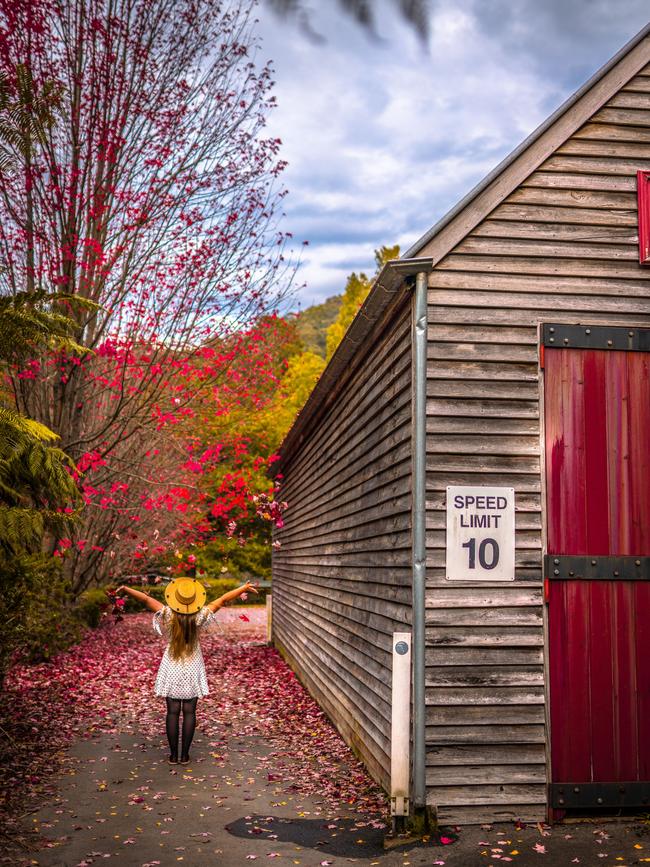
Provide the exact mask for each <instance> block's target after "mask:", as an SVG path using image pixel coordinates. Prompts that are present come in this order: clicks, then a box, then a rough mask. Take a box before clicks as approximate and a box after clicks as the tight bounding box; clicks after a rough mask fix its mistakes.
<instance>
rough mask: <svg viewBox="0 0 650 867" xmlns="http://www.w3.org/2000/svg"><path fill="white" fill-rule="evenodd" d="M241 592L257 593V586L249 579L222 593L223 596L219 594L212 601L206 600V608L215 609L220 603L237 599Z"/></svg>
mask: <svg viewBox="0 0 650 867" xmlns="http://www.w3.org/2000/svg"><path fill="white" fill-rule="evenodd" d="M242 593H257V587H256V586H255V585H254V584H251V582H250V581H247V582H246V583H245V584H242V585H241V587H236V588H235V589H234V590H229V591H228V593H224V594H223V596H220V597H219V598H218V599H213V600H212V602H208V605H207V608H209V609H210V611H217V610H218V609H219V608H221V606H222V605H225V604H226V602H232V600H233V599H237V598H238V597H239V596H241V595H242Z"/></svg>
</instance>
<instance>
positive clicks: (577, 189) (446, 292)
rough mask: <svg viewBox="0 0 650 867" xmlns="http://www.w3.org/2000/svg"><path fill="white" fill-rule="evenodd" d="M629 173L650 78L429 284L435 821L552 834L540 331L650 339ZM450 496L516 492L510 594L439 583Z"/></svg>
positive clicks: (539, 171)
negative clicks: (459, 490) (618, 330)
mask: <svg viewBox="0 0 650 867" xmlns="http://www.w3.org/2000/svg"><path fill="white" fill-rule="evenodd" d="M637 169H645V170H650V67H646V68H645V69H644V71H643V74H640V75H637V76H636V77H635V78H633V79H632V80H631V81H630V82H629V83H628V84H627V86H625V87H624V88H623V90H621V91H620V92H619V93H618V94H617V95H616V96H615V97H614V98H612V99H611V100H610V101H609V102H608V103H607V104H606V106H604V107H603V108H602V109H600V110H599V111H597V112H596V113H595V114H594V115H593V117H592V118H591V119H590V121H589V122H588V123H586V124H584V126H582V127H581V128H580V129H579V130H578V131H577V132H576V133H575V134H574V135H573V136H572V137H570V138H569V139H568V140H567V141H566V142H565V143H564V144H562V146H561V147H559V148H558V150H557V151H556V152H555V153H554V154H553V155H552V156H551V157H550V158H548V159H547V160H546V161H545V162H544V163H543V164H542V165H541V166H539V167H538V168H536V169H535V170H534V171H531V174H530V175H529V177H528V178H527V179H526V180H525V181H524V182H523V183H522V184H521V185H520V186H519V187H518V188H517V189H516V190H515V191H514V192H513V193H512V194H511V195H510V196H508V197H507V198H506V199H505V200H504V201H503V202H502V203H501V204H499V205H498V206H497V207H496V208H495V209H494V210H493V211H492V213H491V214H490V215H489V217H487V218H486V219H484V220H483V221H482V222H481V223H479V224H478V225H477V226H476V228H475V229H474V230H473V231H472V232H471V233H470V234H469V235H468V236H467V237H466V238H465V239H464V240H463V241H462V242H461V243H460V244H458V245H457V246H456V247H455V248H454V249H453V250H452V251H451V253H450V254H449V255H448V256H446V257H445V258H444V259H442V260H441V261H440V262H439V263H438V265H437V266H436V268H435V269H434V271H433V273H432V274H431V277H430V281H429V287H430V288H429V350H428V406H427V415H428V421H427V432H428V438H427V576H428V578H427V742H428V748H427V786H428V800H429V802H430V803H432V804H435V805H437V806H438V810H439V816H440V819H441V820H442V821H448V822H478V821H493V820H496V819H500V818H502V819H511V818H522V819H543V818H544V817H545V810H546V807H545V805H546V752H545V751H546V740H547V736H546V725H545V695H546V690H545V682H544V670H545V669H544V637H543V635H544V632H543V624H544V609H543V600H542V571H541V556H542V548H543V528H542V503H541V495H542V466H541V456H540V455H541V452H540V411H541V403H540V401H541V397H542V395H541V385H540V373H539V369H538V330H537V329H538V324H539V323H540V322H543V321H551V320H555V321H558V322H572V323H576V322H592V323H596V322H600V323H612V324H622V325H627V324H630V325H632V324H634V325H646V326H647V325H650V303H649V298H648V296H649V295H650V269H648V268H643V267H641V266H639V264H638V238H637V204H636V171H637ZM428 253H429V248H428V247H426V246H425V247H424V248H423V249H422V251H421V253H420V254H419V255H422V256H426V255H428ZM449 484H479V485H480V484H485V485H512V486H513V487H514V488H515V491H516V495H517V520H516V545H517V548H516V575H517V578H516V581H515V583H514V584H510V585H500V586H486V585H485V584H482V585H481V586H476V585H473V586H462V585H459V584H458V583H453V584H450V582H448V581H446V579H445V570H444V565H445V547H444V546H445V511H444V495H445V487H446V485H449Z"/></svg>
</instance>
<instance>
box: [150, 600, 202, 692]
mask: <svg viewBox="0 0 650 867" xmlns="http://www.w3.org/2000/svg"><path fill="white" fill-rule="evenodd" d="M171 614H172V611H171V608H169V607H167V606H165V607H164V608H159V609H158V611H156V613H155V614H154V616H153V628H154V631H155V632H157V633H158V635H161V636H162V637H163V638H167V639H168V638H169V626H170V623H171ZM215 619H216V613H215V612H213V611H210V610H209V609H208V608H202V609H201V610H200V611H198V612H197V615H196V625H197V627H198V630H199V635H200V634H201V632H203V630H204V629H206V628H207V627H208V626H209V625H210V624H211V623H213V622H214V621H215ZM154 692H155V694H156V695H161V696H164V697H168V698H196V697H198V698H203V696H205V695H208V692H209V690H208V681H207V678H206V676H205V663H204V662H203V654H202V653H201V646H200V644H199V642H198V641H197V642H196V646H195V648H194V650H193V651H192V652H191V653H190V654H189V655H188V656H183V657H181V658H180V659H172V656H171V654H170V649H169V644H168V645H167V648H166V650H165V653H164V656H163V658H162V660H161V662H160V667H159V669H158V674H157V676H156V685H155V687H154Z"/></svg>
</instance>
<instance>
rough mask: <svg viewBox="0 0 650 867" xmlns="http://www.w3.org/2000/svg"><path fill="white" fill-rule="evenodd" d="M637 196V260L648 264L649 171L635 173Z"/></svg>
mask: <svg viewBox="0 0 650 867" xmlns="http://www.w3.org/2000/svg"><path fill="white" fill-rule="evenodd" d="M636 186H637V193H638V196H639V262H640V263H641V264H642V265H650V172H637V173H636Z"/></svg>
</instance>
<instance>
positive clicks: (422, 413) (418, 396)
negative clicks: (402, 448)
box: [412, 271, 428, 812]
mask: <svg viewBox="0 0 650 867" xmlns="http://www.w3.org/2000/svg"><path fill="white" fill-rule="evenodd" d="M427 284H428V275H427V272H426V271H420V272H418V274H417V275H416V278H415V300H414V305H413V323H412V346H413V354H414V359H413V360H414V377H413V500H412V503H413V505H412V525H413V536H412V558H413V562H412V566H413V641H412V653H413V806H414V809H415V811H416V812H421V811H422V810H423V809H424V808H425V806H426V741H425V722H426V721H425V713H426V703H425V678H424V673H425V668H424V651H425V617H424V608H425V587H426V555H427V551H426V458H427V449H426V420H427V407H426V404H427Z"/></svg>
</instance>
